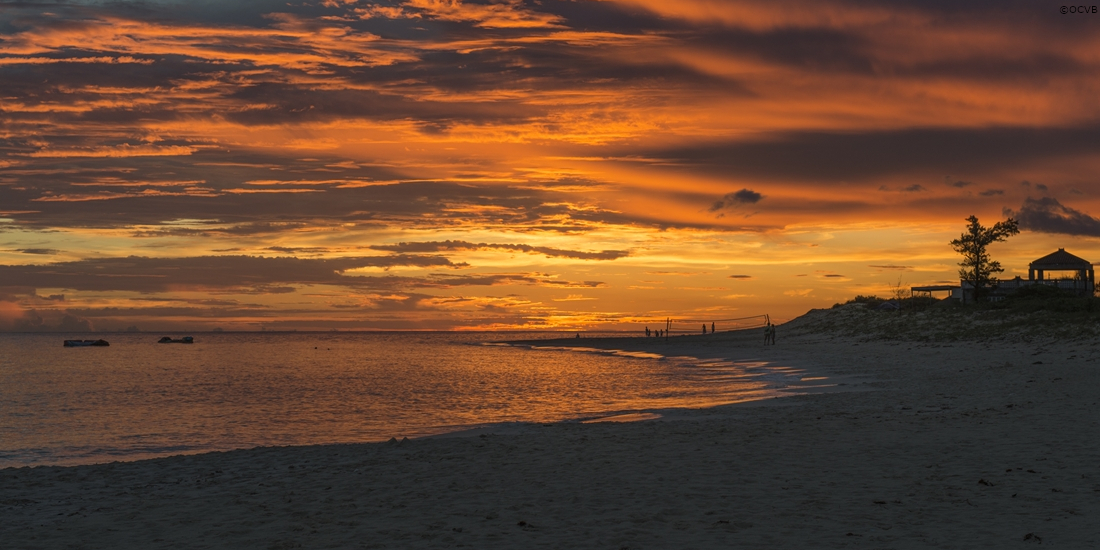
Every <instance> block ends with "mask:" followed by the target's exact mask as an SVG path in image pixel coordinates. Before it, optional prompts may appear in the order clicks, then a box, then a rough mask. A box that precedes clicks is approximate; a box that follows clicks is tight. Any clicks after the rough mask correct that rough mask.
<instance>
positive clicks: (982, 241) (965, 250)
mask: <svg viewBox="0 0 1100 550" xmlns="http://www.w3.org/2000/svg"><path fill="white" fill-rule="evenodd" d="M966 221H967V222H969V223H968V224H967V226H966V233H963V234H962V235H959V238H957V239H955V240H953V241H951V248H954V249H955V252H958V253H959V254H962V257H963V261H961V262H959V266H960V269H959V278H960V279H962V280H963V281H965V282H968V283H970V284H971V285H972V286H973V287H974V301H975V302H977V301H978V299H979V298H980V297H981V294H982V291H983V290H984V289H985V287H987V286H990V285H992V284H993V283H996V282H997V279H996V277H994V276H993V275H994V274H995V273H1001V272H1003V271H1004V269H1002V268H1001V262H998V261H994V260H990V259H989V253H988V252H986V247H988V246H989V245H990V244H993V243H996V242H1003V241H1004V240H1006V239H1008V238H1009V237H1011V236H1012V235H1016V234H1017V233H1019V232H1020V228H1019V227H1018V226H1017V223H1016V220H1014V219H1012V218H1008V219H1007V220H1005V221H1003V222H997V223H995V224H993V227H988V228H987V227H982V225H981V224H980V223H978V217H977V216H970V217H969V218H967V219H966ZM963 292H964V294H963V300H964V301H965V296H966V294H965V290H964V291H963Z"/></svg>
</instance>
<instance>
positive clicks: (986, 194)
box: [978, 189, 1005, 197]
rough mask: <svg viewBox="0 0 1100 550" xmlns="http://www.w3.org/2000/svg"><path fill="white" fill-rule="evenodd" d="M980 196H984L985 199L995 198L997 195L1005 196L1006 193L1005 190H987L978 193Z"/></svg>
mask: <svg viewBox="0 0 1100 550" xmlns="http://www.w3.org/2000/svg"><path fill="white" fill-rule="evenodd" d="M978 194H979V195H981V196H983V197H993V196H996V195H1004V194H1005V192H1004V190H1003V189H986V190H985V191H982V192H981V193H978Z"/></svg>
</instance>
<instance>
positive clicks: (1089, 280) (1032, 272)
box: [1027, 248, 1096, 295]
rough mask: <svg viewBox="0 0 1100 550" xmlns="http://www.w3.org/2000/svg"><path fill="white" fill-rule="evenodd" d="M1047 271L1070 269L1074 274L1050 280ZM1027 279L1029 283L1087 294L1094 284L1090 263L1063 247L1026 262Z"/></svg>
mask: <svg viewBox="0 0 1100 550" xmlns="http://www.w3.org/2000/svg"><path fill="white" fill-rule="evenodd" d="M1048 271H1072V272H1074V273H1075V274H1076V276H1074V277H1072V278H1068V277H1066V278H1061V279H1053V280H1052V279H1048V278H1047V277H1046V273H1047V272H1048ZM1027 279H1028V282H1030V283H1031V284H1046V285H1050V286H1056V287H1058V288H1064V289H1065V290H1073V291H1076V292H1078V293H1079V294H1088V295H1091V294H1092V292H1093V289H1094V288H1095V286H1096V275H1095V272H1094V271H1093V268H1092V263H1091V262H1089V261H1088V260H1086V259H1084V258H1078V257H1077V256H1074V255H1073V254H1070V253H1069V252H1066V249H1064V248H1059V249H1058V251H1057V252H1051V253H1050V254H1047V255H1046V256H1043V257H1042V258H1039V259H1038V260H1035V261H1033V262H1031V263H1030V264H1028V266H1027Z"/></svg>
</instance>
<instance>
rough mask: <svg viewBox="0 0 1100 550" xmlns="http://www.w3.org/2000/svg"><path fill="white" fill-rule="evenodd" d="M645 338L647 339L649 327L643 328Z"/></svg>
mask: <svg viewBox="0 0 1100 550" xmlns="http://www.w3.org/2000/svg"><path fill="white" fill-rule="evenodd" d="M645 337H646V338H649V327H646V328H645Z"/></svg>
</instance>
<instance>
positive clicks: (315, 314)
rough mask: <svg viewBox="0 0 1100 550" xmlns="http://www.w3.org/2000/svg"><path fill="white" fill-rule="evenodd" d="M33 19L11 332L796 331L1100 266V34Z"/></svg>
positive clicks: (621, 18) (359, 17)
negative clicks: (675, 323)
mask: <svg viewBox="0 0 1100 550" xmlns="http://www.w3.org/2000/svg"><path fill="white" fill-rule="evenodd" d="M1059 7H1060V4H1059V3H1056V2H1048V1H1044V0H1031V1H1022V2H1011V1H1003V0H998V1H995V2H994V1H990V2H980V1H975V2H964V3H960V2H947V1H942V2H941V1H921V2H890V3H885V2H862V1H849V2H838V1H818V0H814V1H772V2H740V1H732V0H731V1H721V0H677V1H675V2H672V1H667V0H603V1H596V0H593V1H587V0H538V1H536V0H496V1H490V0H482V1H478V2H475V1H459V0H394V1H391V2H382V1H377V0H358V1H357V0H323V1H312V2H296V1H291V2H286V1H285V0H280V1H274V0H221V1H208V0H189V1H187V2H183V1H179V2H176V1H165V0H148V1H145V2H90V1H89V2H76V1H74V2H0V120H2V124H0V330H5V331H11V330H20V331H38V330H72V329H94V330H104V331H116V330H123V329H126V328H127V327H137V328H138V329H140V330H143V331H169V330H195V331H199V330H210V329H213V328H215V327H219V328H223V329H225V330H260V329H264V330H290V329H298V330H331V329H343V330H352V329H544V328H552V329H556V328H560V329H568V330H575V329H629V328H635V327H640V326H642V325H644V324H646V322H647V321H648V322H649V323H650V325H651V326H656V323H655V321H654V320H655V319H658V318H660V319H663V318H665V317H666V316H673V317H680V318H690V319H725V318H730V317H741V316H748V315H757V314H763V313H767V314H770V315H771V316H772V318H773V319H775V320H784V319H790V318H792V317H795V316H797V315H800V314H802V313H804V312H805V311H807V310H808V309H810V308H814V307H828V306H831V305H832V304H834V303H836V302H839V301H844V300H846V299H848V298H850V297H852V296H854V295H856V294H878V295H880V296H881V295H885V294H888V293H889V292H890V287H891V286H894V285H898V284H901V285H903V286H905V287H908V286H910V285H918V284H931V283H950V282H955V283H957V281H958V277H957V266H956V262H957V261H958V258H957V256H956V255H955V253H954V252H953V251H952V250H951V248H950V246H948V244H947V243H948V241H950V240H951V239H952V238H955V237H957V236H958V235H959V233H960V232H961V231H962V230H963V228H964V224H965V222H964V221H963V219H964V218H966V217H967V216H969V215H971V214H974V215H977V216H978V217H979V218H980V219H981V221H982V222H983V223H985V224H986V225H990V224H992V223H994V222H996V221H999V220H1001V219H1004V218H1005V217H1006V216H1009V215H1011V216H1014V217H1016V218H1017V219H1018V220H1020V222H1021V228H1022V229H1023V231H1022V233H1021V234H1020V235H1018V236H1016V237H1013V238H1011V239H1010V240H1009V241H1007V242H1005V243H1000V244H996V245H994V246H993V247H991V252H992V253H993V255H994V258H995V259H999V260H1000V261H1001V262H1002V264H1004V266H1005V267H1006V272H1005V273H1004V274H1003V276H1004V277H1012V276H1015V275H1023V276H1024V277H1026V276H1027V263H1028V262H1029V261H1031V260H1033V259H1036V258H1038V257H1040V256H1043V255H1045V254H1047V253H1050V252H1052V251H1054V250H1056V249H1057V248H1059V247H1064V248H1066V249H1067V250H1068V251H1070V252H1071V253H1073V254H1076V255H1078V256H1081V257H1084V258H1086V259H1089V260H1093V261H1100V240H1098V237H1100V219H1097V217H1095V216H1096V215H1100V185H1098V175H1100V101H1098V100H1097V98H1098V97H1100V14H1086V15H1080V14H1065V15H1063V14H1061V13H1060V12H1059Z"/></svg>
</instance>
